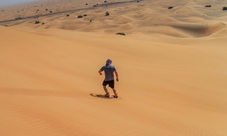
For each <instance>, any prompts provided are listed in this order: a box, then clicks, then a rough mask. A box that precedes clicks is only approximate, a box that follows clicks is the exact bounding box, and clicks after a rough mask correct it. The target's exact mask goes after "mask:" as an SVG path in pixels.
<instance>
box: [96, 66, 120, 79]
mask: <svg viewBox="0 0 227 136" xmlns="http://www.w3.org/2000/svg"><path fill="white" fill-rule="evenodd" d="M100 70H101V71H104V72H105V79H104V80H105V81H111V80H114V73H113V72H114V71H115V70H116V68H115V67H114V66H113V65H110V64H109V65H105V66H103V67H102V68H101V69H100Z"/></svg>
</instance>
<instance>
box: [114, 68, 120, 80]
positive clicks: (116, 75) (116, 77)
mask: <svg viewBox="0 0 227 136" xmlns="http://www.w3.org/2000/svg"><path fill="white" fill-rule="evenodd" d="M114 73H115V75H116V80H117V81H119V80H118V73H117V70H115V71H114Z"/></svg>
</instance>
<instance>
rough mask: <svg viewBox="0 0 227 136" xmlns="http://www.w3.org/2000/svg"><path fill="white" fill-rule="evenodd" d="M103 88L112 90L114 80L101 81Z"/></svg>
mask: <svg viewBox="0 0 227 136" xmlns="http://www.w3.org/2000/svg"><path fill="white" fill-rule="evenodd" d="M102 85H103V86H106V85H109V87H111V88H114V80H111V81H103V83H102Z"/></svg>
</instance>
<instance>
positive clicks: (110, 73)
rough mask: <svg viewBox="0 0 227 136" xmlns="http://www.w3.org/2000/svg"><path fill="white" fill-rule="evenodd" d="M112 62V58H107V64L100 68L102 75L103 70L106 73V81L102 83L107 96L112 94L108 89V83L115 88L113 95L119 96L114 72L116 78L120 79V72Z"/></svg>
mask: <svg viewBox="0 0 227 136" xmlns="http://www.w3.org/2000/svg"><path fill="white" fill-rule="evenodd" d="M111 64H112V60H111V59H107V60H106V65H105V66H103V67H102V68H101V69H100V70H99V74H100V75H102V71H104V73H105V79H104V81H103V83H102V85H103V89H104V91H105V92H106V95H105V97H109V96H110V95H109V92H108V90H107V88H106V85H109V87H110V88H112V90H113V93H114V96H113V97H114V98H118V95H117V92H116V90H115V88H114V73H115V75H116V80H117V81H119V80H118V73H117V70H116V68H115V67H114V66H113V65H111Z"/></svg>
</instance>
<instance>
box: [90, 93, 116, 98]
mask: <svg viewBox="0 0 227 136" xmlns="http://www.w3.org/2000/svg"><path fill="white" fill-rule="evenodd" d="M90 95H91V96H93V97H99V98H104V99H118V98H114V97H113V95H112V96H110V97H106V96H105V95H104V94H95V93H91V94H90Z"/></svg>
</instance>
